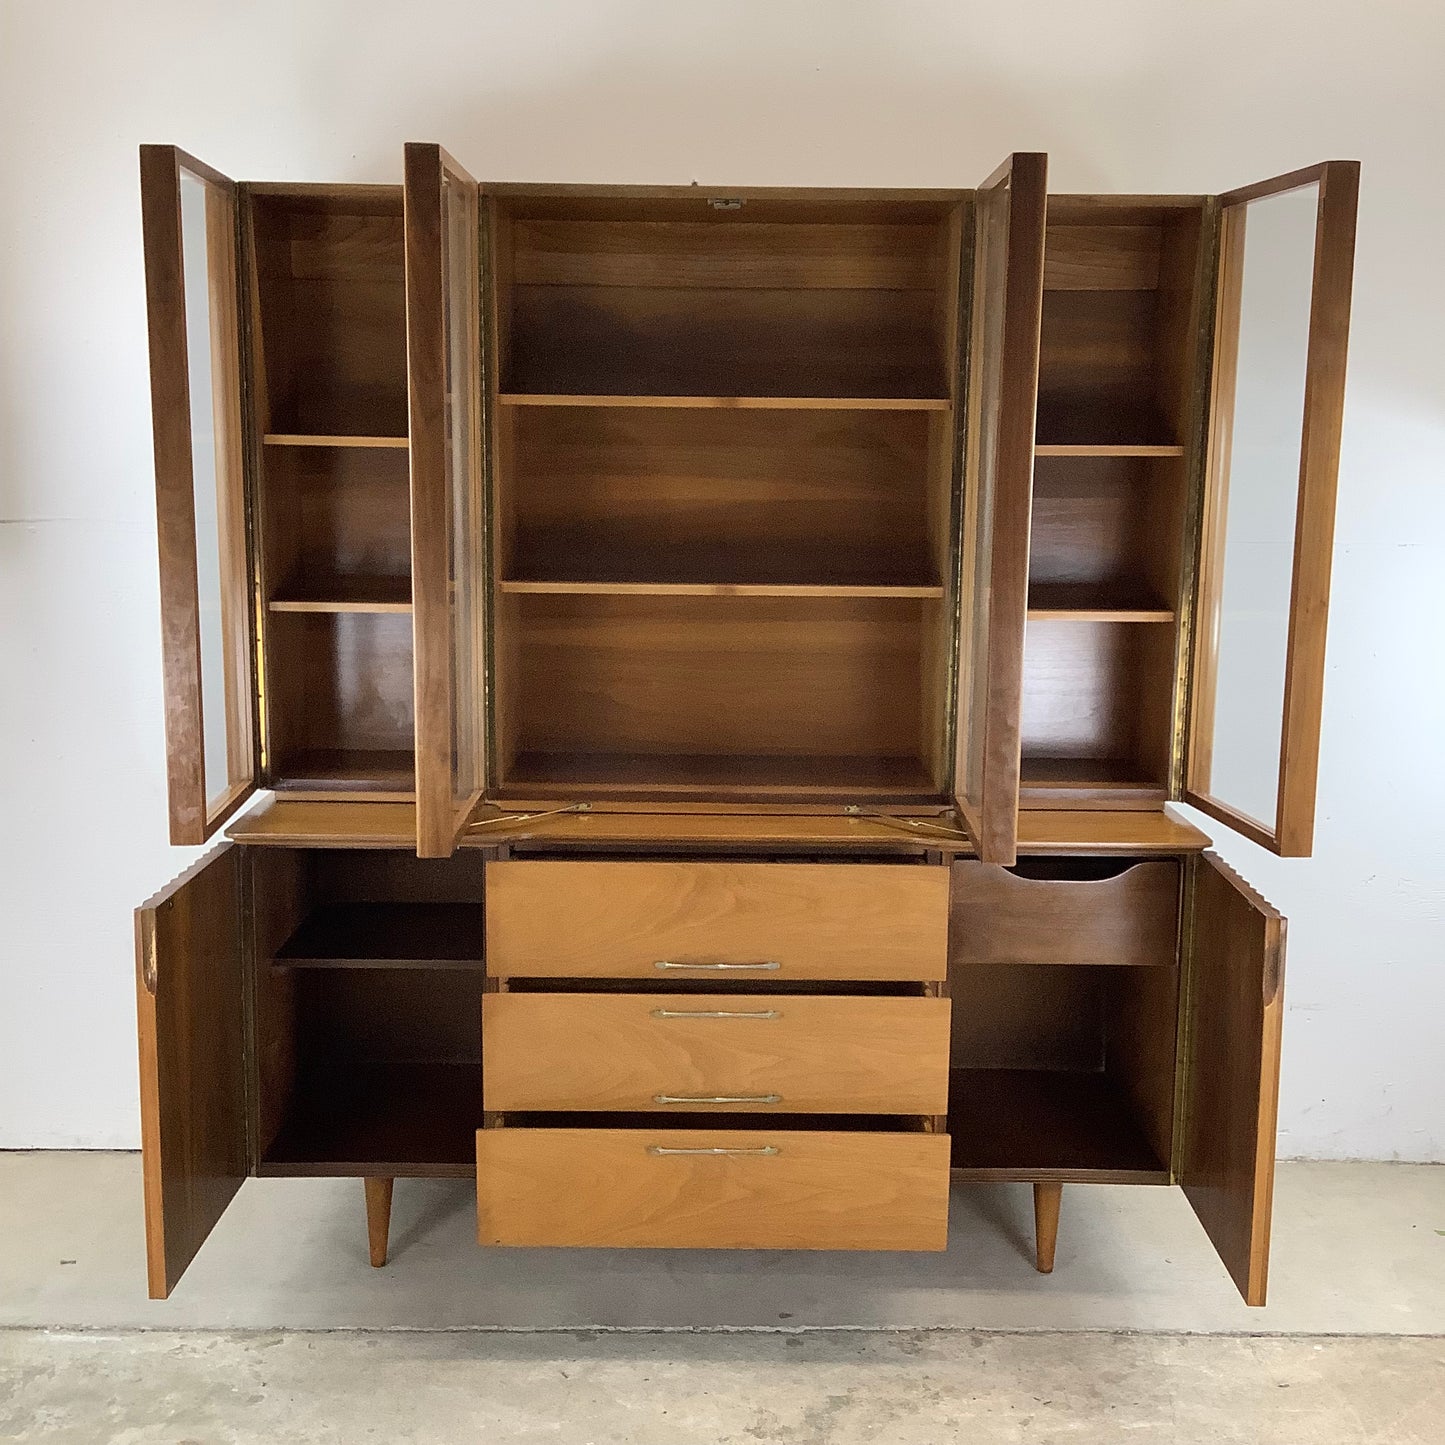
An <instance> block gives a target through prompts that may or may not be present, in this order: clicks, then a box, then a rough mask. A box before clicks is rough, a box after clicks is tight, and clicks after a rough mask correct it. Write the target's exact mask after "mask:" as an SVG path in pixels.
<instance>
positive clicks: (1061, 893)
mask: <svg viewBox="0 0 1445 1445" xmlns="http://www.w3.org/2000/svg"><path fill="white" fill-rule="evenodd" d="M1071 867H1073V868H1075V869H1077V871H1078V872H1079V873H1080V874H1081V875H1083V874H1086V873H1087V871H1088V870H1087V869H1086V868H1085V867H1082V866H1080V865H1079V864H1078V863H1072V864H1071V863H1070V861H1069V860H1063V859H1061V860H1059V861H1058V870H1059V872H1060V873H1066V872H1068V871H1069V869H1070V868H1071ZM952 871H953V908H952V917H951V923H950V937H951V943H952V952H953V958H954V960H955V961H956V962H958V963H961V964H989V963H1058V964H1125V965H1128V964H1133V965H1146V966H1147V965H1155V964H1164V965H1168V964H1172V963H1174V961H1175V955H1176V948H1177V939H1178V929H1179V865H1178V864H1177V863H1175V862H1173V861H1172V860H1168V859H1165V860H1161V861H1152V862H1147V863H1135V864H1132V865H1131V866H1129V867H1126V868H1125V869H1123V871H1121V872H1119V873H1117V874H1116V875H1115V876H1113V877H1102V878H1101V877H1088V876H1078V877H1073V878H1069V877H1051V878H1025V877H1019V876H1018V875H1017V874H1014V873H1010V872H1009V871H1008V870H1007V869H1005V868H1000V867H998V866H997V865H995V864H992V863H955V864H954V865H953V870H952Z"/></svg>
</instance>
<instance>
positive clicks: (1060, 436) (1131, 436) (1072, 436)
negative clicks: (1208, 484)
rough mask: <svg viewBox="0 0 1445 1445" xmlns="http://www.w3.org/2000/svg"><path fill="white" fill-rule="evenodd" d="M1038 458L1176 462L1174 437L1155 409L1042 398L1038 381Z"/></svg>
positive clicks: (1179, 451)
mask: <svg viewBox="0 0 1445 1445" xmlns="http://www.w3.org/2000/svg"><path fill="white" fill-rule="evenodd" d="M1039 385H1040V392H1039V407H1038V424H1037V429H1036V433H1035V435H1036V438H1037V440H1036V442H1035V448H1034V450H1035V453H1036V455H1039V456H1065V457H1068V456H1096V457H1098V456H1103V457H1149V456H1156V457H1178V456H1183V455H1184V448H1183V446H1182V445H1181V444H1180V442H1179V438H1178V437H1177V436H1175V435H1173V434H1172V431H1171V428H1170V426H1169V423H1168V422H1167V421H1166V420H1165V418H1164V415H1163V413H1162V412H1161V411H1159V410H1158V409H1157V408H1155V407H1153V406H1151V405H1148V404H1147V403H1146V404H1143V405H1141V404H1139V403H1137V402H1135V401H1132V400H1128V399H1125V398H1121V397H1118V396H1113V395H1109V394H1107V393H1100V394H1099V395H1097V396H1070V395H1061V394H1058V393H1045V392H1044V391H1043V390H1042V388H1043V386H1044V381H1043V380H1042V379H1041V380H1040V383H1039Z"/></svg>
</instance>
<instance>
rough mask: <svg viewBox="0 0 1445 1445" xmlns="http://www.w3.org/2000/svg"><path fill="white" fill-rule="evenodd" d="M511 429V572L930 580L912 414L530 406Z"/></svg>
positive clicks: (621, 577)
mask: <svg viewBox="0 0 1445 1445" xmlns="http://www.w3.org/2000/svg"><path fill="white" fill-rule="evenodd" d="M513 425H514V428H515V430H514V435H513V439H512V452H511V457H512V469H513V470H512V475H511V476H510V477H509V478H508V479H507V480H506V481H505V483H504V489H505V493H506V495H507V497H508V498H510V501H511V520H510V525H509V526H507V527H505V528H504V529H503V531H504V534H506V535H509V536H510V537H511V538H512V547H513V551H512V555H511V557H510V558H509V559H507V560H506V561H505V562H504V564H503V565H504V567H505V568H506V573H505V575H506V576H508V577H514V578H519V579H545V578H569V579H597V580H618V581H647V580H656V581H697V582H790V583H802V582H831V581H836V582H840V583H857V584H867V583H870V582H882V583H887V582H917V583H920V584H933V585H937V584H938V583H939V581H940V578H939V576H938V575H937V572H936V567H935V563H934V560H933V558H932V557H931V555H930V550H929V527H928V516H927V500H928V499H927V496H926V487H927V485H928V482H929V475H928V461H929V418H928V417H927V416H925V415H923V414H914V413H906V412H832V411H800V412H784V411H777V412H774V411H712V410H670V409H668V410H658V411H649V410H646V409H632V408H622V409H612V408H606V407H575V408H574V407H556V408H553V407H538V408H519V409H517V411H516V412H515V413H514V421H513Z"/></svg>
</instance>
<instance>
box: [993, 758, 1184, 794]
mask: <svg viewBox="0 0 1445 1445" xmlns="http://www.w3.org/2000/svg"><path fill="white" fill-rule="evenodd" d="M1019 774H1020V775H1019V790H1020V792H1021V793H1023V794H1027V793H1034V794H1036V795H1041V796H1043V797H1045V798H1048V799H1049V800H1050V801H1051V802H1055V803H1056V804H1057V806H1060V807H1068V806H1070V803H1069V799H1070V798H1071V797H1073V798H1078V797H1080V796H1081V795H1084V794H1089V795H1092V796H1093V797H1094V798H1095V799H1096V800H1098V799H1103V798H1106V797H1107V798H1112V799H1113V800H1114V802H1115V803H1116V804H1117V806H1119V807H1122V808H1131V807H1146V806H1147V807H1152V806H1154V805H1156V804H1163V803H1164V802H1165V801H1167V789H1166V788H1165V787H1164V784H1163V783H1161V782H1158V781H1157V780H1154V779H1150V778H1146V777H1141V776H1140V772H1139V766H1138V764H1137V763H1131V762H1130V761H1129V760H1128V759H1127V758H1086V757H1054V756H1046V755H1039V754H1030V753H1027V752H1025V753H1024V755H1023V760H1022V763H1021V765H1020V769H1019ZM1023 806H1028V804H1027V802H1025V803H1024V804H1023ZM1040 806H1043V805H1042V804H1041V805H1040Z"/></svg>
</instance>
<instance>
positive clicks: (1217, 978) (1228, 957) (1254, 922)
mask: <svg viewBox="0 0 1445 1445" xmlns="http://www.w3.org/2000/svg"><path fill="white" fill-rule="evenodd" d="M1189 897H1190V902H1189V908H1190V920H1189V921H1190V928H1189V933H1190V937H1191V939H1192V943H1191V947H1190V957H1189V977H1188V982H1187V989H1188V1002H1187V1004H1186V1010H1185V1025H1184V1040H1185V1077H1184V1089H1185V1104H1184V1110H1185V1112H1184V1131H1183V1132H1184V1138H1183V1147H1182V1150H1181V1154H1180V1167H1179V1182H1180V1183H1181V1184H1182V1185H1183V1186H1184V1192H1185V1194H1186V1195H1187V1196H1188V1199H1189V1202H1190V1204H1191V1205H1193V1207H1194V1212H1195V1213H1196V1214H1197V1215H1198V1216H1199V1221H1200V1223H1201V1224H1203V1226H1204V1229H1205V1232H1206V1233H1207V1234H1208V1235H1209V1238H1210V1239H1211V1241H1213V1244H1214V1247H1215V1249H1216V1250H1218V1251H1219V1257H1220V1258H1221V1259H1222V1260H1223V1261H1224V1264H1225V1268H1226V1269H1228V1270H1229V1273H1230V1274H1231V1275H1232V1276H1233V1278H1234V1282H1235V1284H1236V1285H1238V1286H1239V1292H1240V1294H1242V1295H1243V1296H1244V1301H1245V1303H1246V1304H1251V1305H1262V1304H1263V1303H1264V1298H1265V1287H1266V1284H1267V1282H1268V1277H1269V1225H1270V1210H1271V1206H1272V1204H1273V1200H1274V1139H1275V1125H1276V1121H1277V1118H1278V1113H1279V1044H1280V1026H1281V1023H1282V1021H1283V1018H1284V935H1285V926H1284V919H1283V918H1281V917H1280V915H1279V914H1278V913H1276V912H1275V910H1274V909H1273V908H1271V907H1270V906H1269V904H1268V903H1266V902H1265V901H1264V899H1262V898H1261V897H1260V896H1259V894H1257V893H1256V892H1255V891H1254V890H1253V889H1252V888H1251V887H1250V886H1249V885H1248V884H1247V883H1245V882H1244V880H1243V879H1242V878H1240V876H1239V875H1238V874H1237V873H1235V872H1234V871H1233V870H1232V869H1231V868H1229V867H1228V866H1227V865H1226V864H1225V863H1223V862H1222V861H1221V860H1220V858H1219V857H1218V855H1217V854H1214V853H1205V854H1204V855H1203V856H1202V857H1201V858H1199V859H1198V860H1197V861H1196V862H1195V864H1194V865H1193V876H1192V879H1191V884H1190V894H1189Z"/></svg>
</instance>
